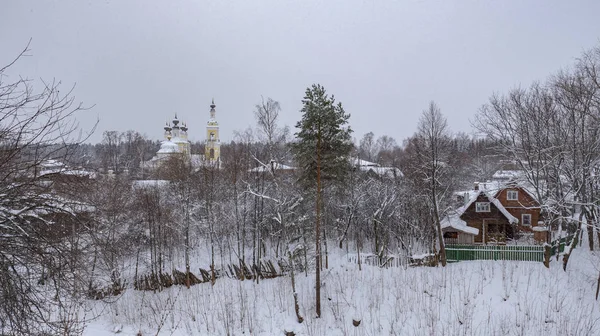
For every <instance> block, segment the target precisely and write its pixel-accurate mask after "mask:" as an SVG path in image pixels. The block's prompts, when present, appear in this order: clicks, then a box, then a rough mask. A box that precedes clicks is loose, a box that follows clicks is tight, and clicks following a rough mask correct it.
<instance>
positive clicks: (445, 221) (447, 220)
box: [440, 213, 479, 235]
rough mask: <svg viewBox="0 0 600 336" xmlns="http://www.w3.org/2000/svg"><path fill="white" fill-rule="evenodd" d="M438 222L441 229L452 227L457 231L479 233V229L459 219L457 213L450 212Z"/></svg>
mask: <svg viewBox="0 0 600 336" xmlns="http://www.w3.org/2000/svg"><path fill="white" fill-rule="evenodd" d="M440 224H441V226H442V230H443V229H449V228H452V229H455V230H457V231H460V232H463V233H467V234H471V235H477V234H479V229H477V228H474V227H470V226H467V222H465V221H464V220H462V219H460V218H459V215H458V214H456V213H453V214H450V215H448V216H446V217H444V218H442V220H441V221H440Z"/></svg>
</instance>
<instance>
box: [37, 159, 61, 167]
mask: <svg viewBox="0 0 600 336" xmlns="http://www.w3.org/2000/svg"><path fill="white" fill-rule="evenodd" d="M40 165H41V166H42V167H62V166H64V165H65V164H64V163H62V162H60V161H58V160H54V159H49V160H44V161H43V162H42V163H41V164H40Z"/></svg>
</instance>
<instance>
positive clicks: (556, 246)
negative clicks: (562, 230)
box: [550, 235, 575, 255]
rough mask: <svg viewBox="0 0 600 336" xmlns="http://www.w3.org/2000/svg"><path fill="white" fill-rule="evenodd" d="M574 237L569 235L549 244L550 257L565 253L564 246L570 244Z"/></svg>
mask: <svg viewBox="0 0 600 336" xmlns="http://www.w3.org/2000/svg"><path fill="white" fill-rule="evenodd" d="M573 237H575V235H570V236H567V237H564V238H561V239H557V240H555V241H553V242H552V243H550V246H551V251H552V255H556V253H557V251H558V253H563V252H564V251H565V246H566V245H569V244H571V240H573Z"/></svg>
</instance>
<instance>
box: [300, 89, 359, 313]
mask: <svg viewBox="0 0 600 336" xmlns="http://www.w3.org/2000/svg"><path fill="white" fill-rule="evenodd" d="M301 112H302V119H301V120H300V121H299V122H298V123H297V124H296V128H298V132H297V133H296V134H295V135H296V138H297V139H296V142H295V143H294V144H293V145H292V150H293V152H294V154H295V156H296V161H297V163H298V165H299V168H300V169H299V170H300V174H301V175H300V182H301V183H302V185H303V186H304V188H305V190H306V191H312V190H315V191H316V194H315V196H316V197H315V198H316V199H315V211H316V218H315V246H316V251H315V252H316V276H315V277H316V313H317V317H321V273H320V272H321V242H320V234H321V212H322V209H323V184H324V183H328V182H335V181H341V180H343V179H344V178H345V177H346V176H347V175H348V172H349V171H350V168H351V165H350V161H349V156H350V151H351V150H352V146H353V145H352V140H351V137H350V134H351V132H352V130H351V129H350V127H349V126H348V125H347V124H348V119H349V118H350V115H349V114H346V112H345V111H344V108H343V107H342V104H341V103H337V104H336V102H335V98H334V96H333V95H331V96H328V95H327V93H326V92H325V88H323V86H321V85H319V84H313V85H312V86H311V87H309V88H307V89H306V94H305V96H304V99H303V100H302V109H301Z"/></svg>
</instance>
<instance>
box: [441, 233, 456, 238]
mask: <svg viewBox="0 0 600 336" xmlns="http://www.w3.org/2000/svg"><path fill="white" fill-rule="evenodd" d="M444 238H446V239H458V232H444Z"/></svg>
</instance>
